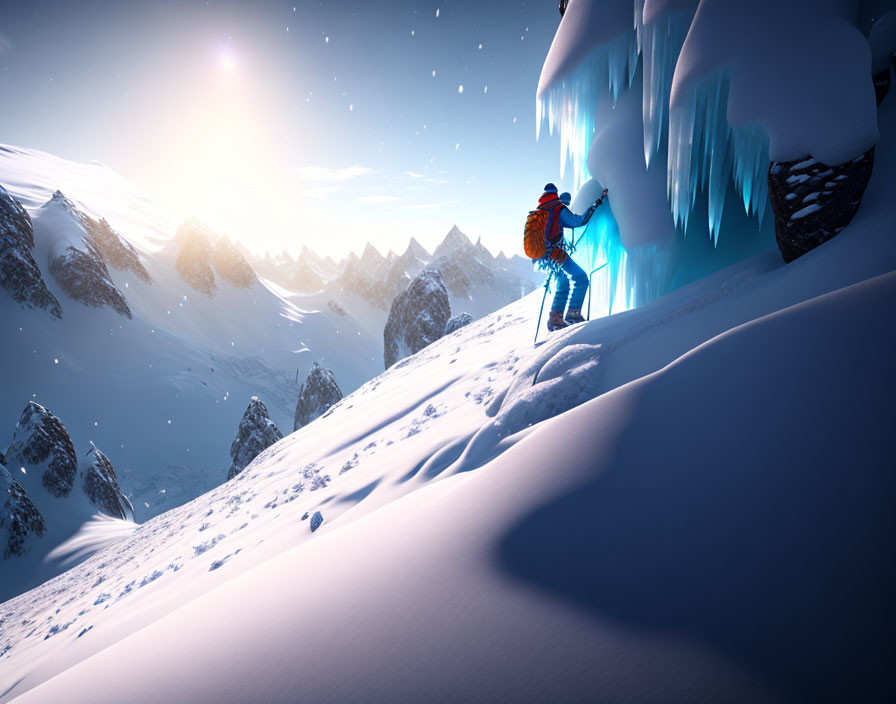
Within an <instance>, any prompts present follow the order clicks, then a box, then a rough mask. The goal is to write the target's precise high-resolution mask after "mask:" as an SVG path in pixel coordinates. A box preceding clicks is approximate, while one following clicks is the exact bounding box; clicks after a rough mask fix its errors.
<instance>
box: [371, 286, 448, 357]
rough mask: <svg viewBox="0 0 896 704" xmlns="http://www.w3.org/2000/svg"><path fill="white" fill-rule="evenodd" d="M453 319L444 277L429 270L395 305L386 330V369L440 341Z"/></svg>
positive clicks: (384, 339) (384, 331) (384, 340)
mask: <svg viewBox="0 0 896 704" xmlns="http://www.w3.org/2000/svg"><path fill="white" fill-rule="evenodd" d="M450 317H451V306H450V304H449V301H448V291H447V290H446V289H445V283H444V282H443V281H442V275H441V274H440V273H439V271H438V270H437V269H426V270H425V271H423V272H422V273H421V274H420V275H419V276H417V278H415V279H414V280H413V281H412V282H411V284H410V285H409V286H408V287H407V289H405V291H404V292H403V293H402V294H401V295H399V296H398V297H397V298H396V299H395V300H394V301H393V302H392V308H391V309H390V310H389V318H388V320H387V321H386V328H385V330H383V361H384V362H385V364H386V369H388V368H389V367H391V366H392V365H393V364H395V362H397V361H398V360H400V359H404V358H405V357H408V356H410V355H412V354H415V353H416V352H419V351H420V350H422V349H423V348H424V347H426V346H427V345H429V344H430V343H432V342H435V341H436V340H438V339H439V338H440V337H441V336H442V333H444V332H445V325H446V324H447V323H448V319H449V318H450Z"/></svg>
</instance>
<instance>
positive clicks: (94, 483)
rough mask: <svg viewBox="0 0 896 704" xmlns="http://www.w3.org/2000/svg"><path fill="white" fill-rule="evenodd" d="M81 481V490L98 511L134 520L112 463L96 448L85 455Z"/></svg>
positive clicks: (132, 508) (130, 506) (132, 510)
mask: <svg viewBox="0 0 896 704" xmlns="http://www.w3.org/2000/svg"><path fill="white" fill-rule="evenodd" d="M81 479H82V484H81V490H82V491H83V492H84V494H85V496H87V498H88V499H90V501H91V503H92V504H93V505H94V506H96V507H97V508H98V509H99V510H100V511H102V512H103V513H105V514H106V515H108V516H112V517H113V518H122V519H125V520H131V521H132V520H134V507H133V505H132V504H131V502H130V501H129V500H128V497H127V496H125V495H124V492H122V490H121V487H120V486H118V479H117V477H116V476H115V469H114V468H113V467H112V463H111V462H110V461H109V458H108V457H106V456H105V455H104V454H103V453H102V452H100V451H99V450H98V449H97V448H96V447H93V448H91V449H90V452H88V453H87V466H86V467H85V468H84V469H82V471H81Z"/></svg>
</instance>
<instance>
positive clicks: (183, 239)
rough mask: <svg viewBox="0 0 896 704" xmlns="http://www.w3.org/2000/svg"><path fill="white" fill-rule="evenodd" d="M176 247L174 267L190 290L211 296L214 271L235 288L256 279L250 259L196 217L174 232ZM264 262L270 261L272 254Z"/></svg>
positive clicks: (248, 285)
mask: <svg viewBox="0 0 896 704" xmlns="http://www.w3.org/2000/svg"><path fill="white" fill-rule="evenodd" d="M174 241H175V242H176V243H177V245H178V247H179V250H178V253H177V260H176V261H175V263H174V267H175V268H176V269H177V273H178V274H180V276H181V278H182V279H183V280H184V281H186V282H187V283H188V284H189V285H190V287H191V288H192V289H194V290H195V291H199V292H200V293H202V294H205V295H206V296H208V297H209V298H211V297H212V296H213V295H214V293H215V291H216V290H217V288H218V284H217V281H216V279H215V274H216V273H217V275H218V276H220V277H221V279H223V280H224V281H226V282H227V283H229V284H230V285H231V286H234V287H236V288H250V287H251V286H252V284H254V283H255V281H256V280H257V276H256V275H255V270H254V269H253V268H252V265H251V264H249V260H248V259H247V258H246V256H245V255H244V254H243V252H241V251H240V247H238V246H237V245H235V244H233V243H232V242H231V241H230V240H229V239H228V238H227V236H226V235H225V236H223V237H222V236H219V235H217V234H216V233H214V232H212V231H211V230H210V229H209V228H208V227H206V226H205V225H203V224H202V223H200V222H199V221H198V220H196V219H195V218H188V219H187V220H185V221H184V222H183V223H181V225H180V227H178V228H177V232H176V233H175V235H174ZM265 261H268V262H273V259H272V258H271V255H270V254H268V255H267V256H266V259H265Z"/></svg>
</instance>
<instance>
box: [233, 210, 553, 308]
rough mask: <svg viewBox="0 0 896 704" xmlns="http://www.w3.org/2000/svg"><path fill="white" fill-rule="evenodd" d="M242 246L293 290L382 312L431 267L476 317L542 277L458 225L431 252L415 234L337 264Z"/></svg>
mask: <svg viewBox="0 0 896 704" xmlns="http://www.w3.org/2000/svg"><path fill="white" fill-rule="evenodd" d="M237 246H238V247H240V251H241V252H242V254H243V256H245V257H246V259H247V260H248V261H249V262H251V264H252V266H253V268H254V269H255V271H257V272H258V273H259V275H260V276H263V277H266V278H268V279H270V280H272V281H274V282H275V283H277V284H278V285H280V286H283V287H284V288H286V289H288V290H291V291H295V292H297V293H303V294H310V293H317V292H325V293H327V294H329V295H330V296H332V297H333V298H339V297H340V296H341V295H343V294H350V295H355V296H358V297H359V298H361V299H364V300H365V301H367V302H368V303H370V304H371V305H373V306H374V307H376V308H379V309H381V310H388V308H389V306H390V305H391V303H392V301H393V300H394V299H395V297H396V296H397V295H398V294H400V293H401V292H402V291H404V289H405V288H406V287H407V285H408V284H409V283H410V282H411V280H412V279H413V278H414V277H415V276H417V274H419V273H420V272H421V271H423V270H424V269H428V268H429V269H438V270H439V271H440V273H441V275H442V278H443V280H444V282H445V286H446V288H447V289H448V293H449V295H450V296H451V297H452V298H454V299H456V301H469V302H471V304H472V307H473V308H475V309H477V310H476V314H477V317H478V316H480V315H484V314H486V313H488V312H491V311H492V310H494V307H493V305H492V304H493V303H497V304H498V307H500V305H505V304H506V303H509V302H511V301H513V300H516V299H517V298H519V297H520V296H521V295H525V294H526V293H529V292H530V291H532V290H533V288H535V286H537V285H538V283H539V280H540V277H539V276H538V275H536V274H535V273H534V272H533V271H532V265H531V263H530V262H529V260H528V259H525V258H523V257H520V256H518V255H514V256H512V257H507V256H506V255H504V253H503V252H502V253H500V254H498V256H494V255H493V254H492V253H491V252H490V251H489V250H488V248H487V247H485V246H484V245H483V244H482V240H481V239H479V240H477V241H476V243H475V244H474V243H473V242H472V241H471V240H470V238H469V237H468V236H467V235H465V234H464V233H463V232H461V230H460V229H459V228H458V227H457V225H454V226H452V227H451V229H450V230H449V231H448V234H446V235H445V238H444V239H443V240H442V242H441V243H440V244H439V245H438V246H437V247H436V249H435V251H434V252H433V253H432V254H430V253H429V252H428V251H427V250H426V248H425V247H424V246H423V245H421V244H420V242H418V241H417V239H416V238H414V237H412V238H411V240H410V241H409V242H408V246H407V248H406V249H405V251H404V253H402V254H396V253H395V252H393V251H391V250H390V251H389V252H388V253H387V254H386V255H385V256H384V255H382V254H381V253H380V252H379V251H378V250H377V248H376V247H375V246H374V245H373V244H371V243H370V242H368V243H367V244H366V246H365V247H364V250H363V252H362V253H361V255H360V256H358V255H357V254H355V253H354V252H353V253H351V254H349V255H348V256H347V257H344V258H343V259H342V260H340V261H338V262H335V261H333V260H332V259H331V258H330V257H326V258H321V257H320V256H319V255H317V254H316V253H314V252H313V251H311V250H310V249H309V248H308V247H306V246H303V247H302V251H301V252H300V253H299V256H298V257H297V258H296V259H293V258H292V257H291V256H290V255H289V254H288V253H287V252H285V251H284V252H283V253H282V254H280V255H278V256H272V255H271V254H269V253H267V254H265V255H264V257H257V256H255V255H253V254H252V253H251V252H249V250H248V249H246V248H245V247H241V246H240V245H237ZM477 296H479V297H482V298H484V300H483V303H487V305H485V306H484V308H487V309H488V310H484V309H483V306H479V305H477V303H476V300H475V299H476V298H477ZM502 301H503V303H501V302H502ZM467 307H470V305H468V306H467ZM458 312H459V311H458Z"/></svg>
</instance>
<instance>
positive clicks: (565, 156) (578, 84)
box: [535, 30, 638, 190]
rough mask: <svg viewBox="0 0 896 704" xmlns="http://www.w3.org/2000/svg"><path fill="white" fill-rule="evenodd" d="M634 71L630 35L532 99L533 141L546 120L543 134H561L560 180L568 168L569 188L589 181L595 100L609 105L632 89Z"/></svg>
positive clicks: (635, 46) (634, 53) (632, 37)
mask: <svg viewBox="0 0 896 704" xmlns="http://www.w3.org/2000/svg"><path fill="white" fill-rule="evenodd" d="M637 68H638V43H637V40H636V37H635V32H634V30H633V31H631V32H626V33H625V34H623V35H622V36H620V37H618V38H617V39H615V40H613V41H611V42H609V43H607V44H604V45H601V46H599V47H597V48H596V49H594V51H592V52H591V54H590V55H589V56H588V58H586V59H585V60H584V61H583V62H582V63H581V64H579V66H577V67H576V69H575V70H574V71H573V72H572V73H571V74H570V75H568V76H567V77H566V78H564V79H563V80H562V81H561V82H560V83H559V84H558V85H556V86H553V87H552V88H551V89H550V90H549V91H548V92H547V94H546V95H545V96H543V97H541V98H536V99H535V138H536V139H538V138H539V136H540V135H541V123H542V122H543V121H544V120H545V119H547V121H548V132H549V134H552V135H553V134H554V130H555V129H558V130H559V133H560V176H561V177H563V176H564V175H565V173H566V164H567V162H570V163H571V164H572V171H573V187H574V188H575V189H576V190H577V189H578V188H579V187H580V186H581V185H582V184H583V183H584V182H585V181H587V180H588V179H589V178H590V175H589V173H588V167H587V166H586V161H587V159H588V147H589V146H590V145H591V140H592V139H593V138H594V129H595V125H594V116H595V115H596V114H597V104H598V101H600V100H610V101H611V103H612V104H613V105H615V104H616V99H617V98H618V97H619V93H620V92H621V91H622V90H626V89H628V87H629V86H631V83H632V80H633V79H634V77H635V72H636V70H637Z"/></svg>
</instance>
